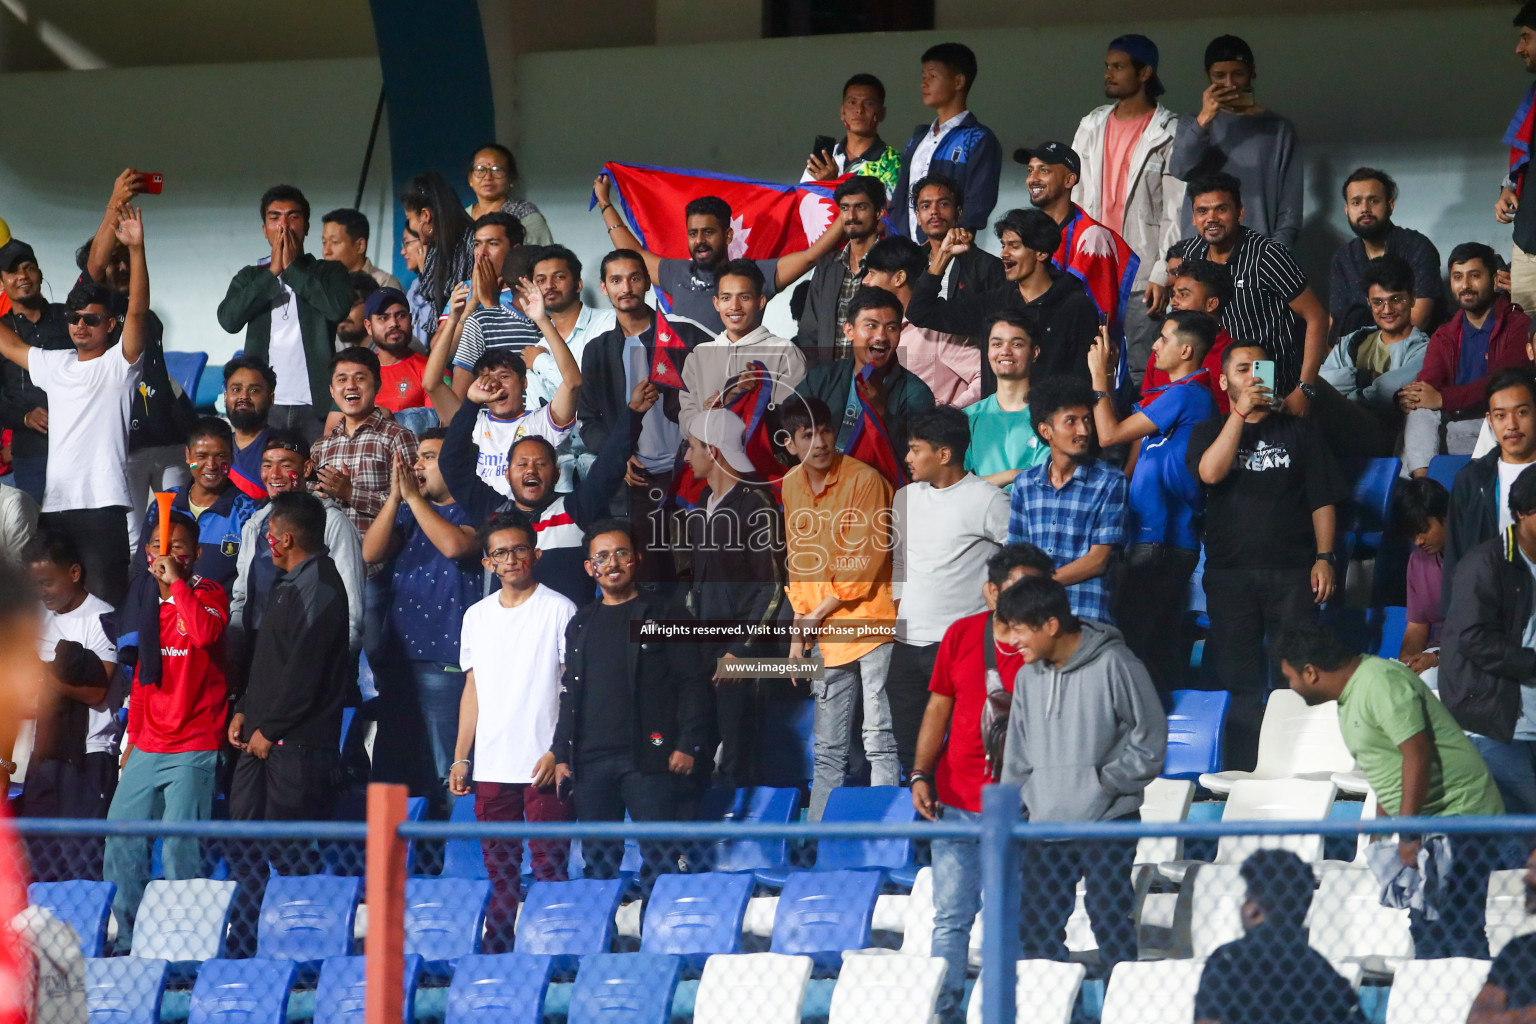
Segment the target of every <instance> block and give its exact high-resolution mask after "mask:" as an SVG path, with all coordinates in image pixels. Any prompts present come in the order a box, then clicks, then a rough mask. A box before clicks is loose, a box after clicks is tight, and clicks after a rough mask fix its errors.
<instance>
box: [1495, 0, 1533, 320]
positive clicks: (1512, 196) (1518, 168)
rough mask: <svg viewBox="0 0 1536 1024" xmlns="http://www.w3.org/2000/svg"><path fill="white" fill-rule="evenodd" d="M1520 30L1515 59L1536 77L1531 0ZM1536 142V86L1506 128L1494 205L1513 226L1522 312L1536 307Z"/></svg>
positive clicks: (1512, 259)
mask: <svg viewBox="0 0 1536 1024" xmlns="http://www.w3.org/2000/svg"><path fill="white" fill-rule="evenodd" d="M1514 27H1515V28H1517V29H1519V36H1518V38H1517V39H1516V41H1515V56H1516V57H1519V58H1520V63H1521V64H1523V65H1524V66H1525V71H1526V74H1536V3H1533V2H1531V0H1527V2H1526V3H1524V4H1522V5H1521V7H1520V10H1519V11H1518V12H1517V13H1516V14H1515V20H1514ZM1533 139H1536V84H1533V85H1531V86H1529V87H1527V88H1526V90H1525V98H1524V99H1523V100H1522V101H1521V103H1520V106H1519V107H1518V108H1517V109H1516V110H1515V116H1514V117H1513V118H1512V119H1511V120H1510V122H1509V127H1508V128H1506V129H1504V138H1503V143H1504V145H1506V146H1508V147H1509V173H1508V174H1507V175H1505V177H1504V187H1503V188H1502V189H1501V190H1500V192H1499V198H1498V201H1497V202H1496V203H1494V206H1493V216H1494V217H1495V218H1496V219H1497V220H1498V222H1499V223H1500V224H1513V225H1514V226H1515V232H1514V235H1515V237H1514V243H1515V244H1514V249H1513V251H1511V253H1510V256H1509V264H1510V265H1509V277H1510V289H1509V293H1510V294H1509V297H1510V300H1511V301H1513V302H1514V303H1515V305H1517V306H1519V307H1521V308H1522V309H1533V308H1536V202H1531V203H1527V202H1525V201H1524V199H1525V178H1526V172H1527V171H1528V170H1530V166H1531V143H1532V141H1533Z"/></svg>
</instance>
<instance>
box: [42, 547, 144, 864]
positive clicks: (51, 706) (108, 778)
mask: <svg viewBox="0 0 1536 1024" xmlns="http://www.w3.org/2000/svg"><path fill="white" fill-rule="evenodd" d="M21 558H22V560H23V561H24V562H25V563H26V567H27V570H28V573H29V574H30V575H31V577H32V582H33V584H34V586H36V588H37V593H38V596H39V598H40V599H41V600H42V604H43V638H42V644H41V646H40V647H39V649H38V656H39V657H40V658H41V659H42V662H43V665H44V671H43V688H44V692H45V694H46V696H45V700H44V708H45V709H46V710H44V711H42V712H41V713H40V714H39V716H38V720H37V733H36V738H35V740H34V743H33V747H32V760H31V762H30V763H29V764H28V766H27V783H26V789H25V790H24V792H23V797H22V799H23V809H22V814H23V815H25V816H26V817H28V818H105V817H106V816H107V808H108V807H109V806H111V803H112V794H113V792H114V791H115V790H116V789H117V745H118V736H119V734H120V732H121V730H120V729H119V728H118V725H117V715H116V711H117V708H118V706H120V705H121V704H122V700H123V695H122V692H121V690H120V689H119V688H117V687H115V686H114V685H113V679H114V678H115V672H114V671H113V670H114V669H115V668H116V663H117V645H116V644H115V643H113V641H112V639H111V636H110V634H111V633H112V632H115V631H114V630H113V629H112V627H111V624H110V621H109V620H110V617H111V615H112V607H111V605H109V604H107V602H105V601H103V600H102V599H101V598H99V597H93V596H91V594H90V593H89V592H88V591H87V590H86V589H85V569H84V567H83V566H82V565H81V564H80V555H79V552H78V551H76V550H75V545H74V544H73V543H72V542H71V541H70V539H69V538H68V537H67V536H65V535H64V534H62V533H58V532H57V531H48V530H45V531H44V532H43V533H42V534H41V535H40V536H39V537H37V539H36V540H34V541H33V542H32V543H31V544H29V545H28V546H27V548H26V550H25V552H23V553H22V555H21ZM70 845H71V849H70V851H69V852H68V853H67V854H66V856H65V857H64V858H63V860H65V861H68V862H69V863H67V864H66V863H50V861H55V862H57V861H59V860H60V858H59V857H51V858H48V857H45V858H35V860H36V863H35V864H34V867H35V870H36V871H37V872H38V878H39V880H42V881H46V880H50V879H51V878H52V877H53V876H54V875H57V876H58V877H59V878H68V877H90V876H88V875H87V876H80V875H73V876H72V875H68V874H65V873H64V872H65V870H66V869H68V868H71V867H80V868H88V867H94V868H95V870H96V871H100V870H101V863H100V857H101V849H100V845H99V844H93V845H94V846H95V849H94V851H92V850H90V849H89V847H87V846H85V845H83V844H81V845H79V846H76V845H75V844H70ZM92 853H94V858H92V857H91V854H92ZM91 859H94V860H95V863H94V864H88V863H84V862H86V861H89V860H91Z"/></svg>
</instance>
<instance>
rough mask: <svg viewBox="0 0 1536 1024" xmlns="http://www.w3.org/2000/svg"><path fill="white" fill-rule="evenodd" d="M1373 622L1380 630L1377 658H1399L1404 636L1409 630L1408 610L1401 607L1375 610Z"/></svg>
mask: <svg viewBox="0 0 1536 1024" xmlns="http://www.w3.org/2000/svg"><path fill="white" fill-rule="evenodd" d="M1371 620H1372V622H1373V624H1374V625H1375V626H1376V627H1377V628H1378V629H1379V630H1380V635H1379V638H1378V639H1377V641H1376V654H1377V656H1378V657H1382V658H1395V657H1397V656H1398V654H1399V653H1400V652H1401V651H1402V649H1403V634H1404V633H1405V632H1407V630H1408V609H1407V608H1403V607H1400V606H1394V607H1389V608H1373V609H1372V610H1371Z"/></svg>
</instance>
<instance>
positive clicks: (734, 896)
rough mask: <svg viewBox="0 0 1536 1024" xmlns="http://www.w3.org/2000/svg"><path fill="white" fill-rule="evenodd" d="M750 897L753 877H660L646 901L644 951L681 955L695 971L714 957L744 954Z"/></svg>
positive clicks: (719, 873) (712, 874)
mask: <svg viewBox="0 0 1536 1024" xmlns="http://www.w3.org/2000/svg"><path fill="white" fill-rule="evenodd" d="M751 898H752V876H750V875H745V874H732V873H729V872H725V871H711V872H706V873H702V874H696V875H670V874H669V875H660V876H658V877H657V879H656V885H655V887H654V888H653V889H652V890H651V898H650V899H648V900H646V901H645V921H644V923H643V924H642V925H641V928H640V952H642V953H676V954H679V955H681V956H682V957H684V959H685V960H686V961H687V964H688V967H689V968H690V969H691V970H695V971H702V970H703V969H704V961H705V960H708V959H709V957H710V954H712V953H740V952H741V921H742V918H743V917H745V916H746V913H747V900H749V899H751Z"/></svg>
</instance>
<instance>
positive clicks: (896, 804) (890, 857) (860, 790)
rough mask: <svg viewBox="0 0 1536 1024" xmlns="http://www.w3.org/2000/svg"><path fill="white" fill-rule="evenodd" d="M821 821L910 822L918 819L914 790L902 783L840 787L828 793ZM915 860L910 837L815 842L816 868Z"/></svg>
mask: <svg viewBox="0 0 1536 1024" xmlns="http://www.w3.org/2000/svg"><path fill="white" fill-rule="evenodd" d="M821 820H822V821H879V822H909V821H916V820H917V808H915V807H913V806H912V793H911V791H909V790H907V789H905V788H904V787H902V786H839V787H838V788H837V789H834V790H833V791H832V792H831V793H829V794H828V795H827V806H826V810H825V811H823V812H822V815H821ZM910 863H912V840H911V839H823V840H821V841H820V842H818V843H817V844H816V870H817V871H841V870H844V869H849V868H903V867H906V866H907V865H908V864H910Z"/></svg>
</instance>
